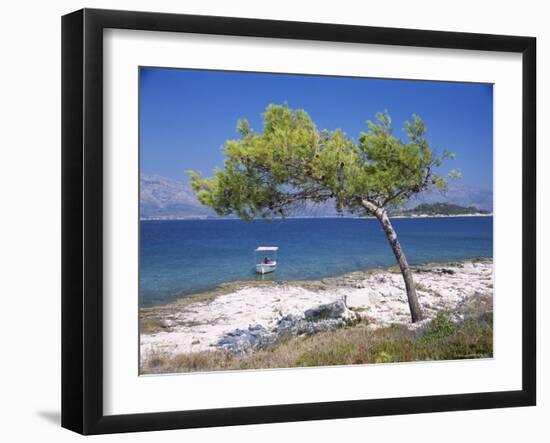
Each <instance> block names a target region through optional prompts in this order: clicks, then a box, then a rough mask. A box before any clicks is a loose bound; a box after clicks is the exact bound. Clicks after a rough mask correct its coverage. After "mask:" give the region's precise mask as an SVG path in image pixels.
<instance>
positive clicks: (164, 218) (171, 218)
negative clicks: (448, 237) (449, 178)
mask: <svg viewBox="0 0 550 443" xmlns="http://www.w3.org/2000/svg"><path fill="white" fill-rule="evenodd" d="M492 216H493V213H492V212H490V213H487V214H485V213H475V214H418V215H390V218H460V217H492ZM285 219H290V220H309V219H353V220H361V219H375V217H374V216H365V217H355V216H347V215H341V216H338V215H327V216H311V217H308V216H298V217H293V216H288V217H285ZM178 220H213V221H214V220H240V219H239V218H236V217H208V216H204V217H199V216H197V217H178V216H155V217H141V218H140V219H139V221H178Z"/></svg>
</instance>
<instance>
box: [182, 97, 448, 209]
mask: <svg viewBox="0 0 550 443" xmlns="http://www.w3.org/2000/svg"><path fill="white" fill-rule="evenodd" d="M237 132H238V133H239V135H240V137H239V138H238V139H234V140H228V141H227V142H226V143H225V145H224V147H223V151H224V154H225V162H224V165H223V169H217V170H216V171H214V175H213V176H212V177H210V178H205V177H202V176H201V175H200V174H199V173H197V172H194V171H187V173H188V174H189V175H190V177H191V185H192V187H193V189H194V190H195V192H196V193H197V196H198V198H199V200H200V202H201V203H202V204H204V205H206V206H209V207H211V208H213V209H214V210H215V211H216V213H217V214H218V215H220V216H227V215H230V214H236V215H237V216H239V217H240V218H242V219H245V220H250V219H253V218H255V217H263V218H272V217H277V216H283V217H284V216H285V215H286V214H287V213H288V211H289V210H290V209H291V208H292V207H293V206H295V205H299V204H301V203H304V202H306V201H311V202H317V203H320V202H324V201H326V200H329V199H333V200H334V202H335V205H336V208H337V209H338V211H343V210H346V211H348V212H350V213H356V214H360V215H363V214H366V213H367V212H368V210H367V209H366V208H365V205H364V201H368V202H370V203H372V204H374V205H376V207H380V208H385V207H386V206H388V205H392V206H393V207H395V206H400V205H403V204H404V203H405V202H406V201H407V200H408V199H409V197H411V196H412V195H413V194H416V193H419V192H422V191H425V190H427V189H429V188H431V187H437V188H439V189H445V187H446V186H447V180H446V178H444V177H443V176H441V175H439V174H437V173H436V171H435V169H437V167H439V166H440V165H441V164H442V162H443V161H444V160H446V159H450V158H453V154H451V153H448V152H446V151H445V152H443V154H441V155H439V156H438V155H436V154H435V152H434V151H433V150H432V149H431V147H430V146H429V143H428V141H427V140H426V138H425V133H426V127H425V125H424V122H423V121H422V120H421V119H420V117H418V116H416V115H413V117H412V120H411V121H409V122H405V126H404V133H405V134H406V140H405V141H403V140H401V139H399V138H398V137H396V136H395V135H393V128H392V121H391V117H390V115H389V114H388V113H387V112H384V113H378V114H377V115H376V119H375V120H374V121H368V122H367V129H366V131H365V132H362V133H361V134H359V137H358V141H354V140H353V139H352V138H350V137H349V136H348V135H347V134H346V133H344V131H342V130H341V129H335V130H332V131H329V130H319V129H318V128H317V126H316V125H315V123H314V122H313V121H312V119H311V118H310V116H309V115H308V113H307V112H306V111H304V110H301V109H291V108H289V107H288V106H286V105H273V104H272V105H269V106H268V107H267V109H266V111H265V113H264V114H263V132H261V133H256V132H255V131H254V130H253V129H252V128H251V127H250V124H249V123H248V121H246V120H240V121H239V122H238V124H237ZM457 174H458V172H457V171H453V176H456V175H457Z"/></svg>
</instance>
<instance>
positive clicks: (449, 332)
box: [141, 296, 493, 374]
mask: <svg viewBox="0 0 550 443" xmlns="http://www.w3.org/2000/svg"><path fill="white" fill-rule="evenodd" d="M491 300H492V297H484V296H478V297H473V298H472V299H471V300H470V302H469V303H468V304H467V305H465V306H464V307H462V308H461V311H460V313H461V315H462V317H463V319H462V320H461V321H459V322H456V321H453V320H452V317H453V316H452V313H450V312H441V313H439V314H438V315H437V316H436V317H435V318H433V319H432V320H430V321H429V322H427V323H426V324H425V325H423V326H422V327H421V328H417V329H410V328H407V327H406V325H403V324H401V325H400V324H394V325H391V326H387V327H382V328H372V327H370V326H371V325H369V321H368V319H363V320H360V321H358V322H351V323H349V324H347V325H344V326H342V327H340V328H337V329H335V330H333V331H326V332H320V333H318V334H315V335H310V336H287V337H285V338H283V339H281V340H280V341H278V342H277V343H274V344H271V345H269V346H266V347H263V348H260V349H256V350H254V351H252V352H247V353H240V354H235V353H231V352H227V351H221V350H213V351H207V352H191V353H180V354H171V353H167V352H162V351H159V352H152V353H149V354H148V355H147V356H146V358H145V359H144V360H143V361H142V364H141V373H143V374H155V373H173V372H188V371H213V370H230V369H266V368H291V367H307V366H329V365H350V364H373V363H395V362H410V361H427V360H458V359H472V358H490V357H492V356H493V314H492V301H491Z"/></svg>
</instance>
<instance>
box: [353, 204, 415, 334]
mask: <svg viewBox="0 0 550 443" xmlns="http://www.w3.org/2000/svg"><path fill="white" fill-rule="evenodd" d="M363 206H364V207H365V208H366V209H367V210H368V211H369V212H372V213H373V214H374V215H375V216H376V218H377V219H378V221H379V222H380V224H381V225H382V228H383V229H384V232H385V233H386V237H387V238H388V241H389V243H390V246H391V248H392V251H393V254H394V255H395V258H396V259H397V263H399V268H400V269H401V274H402V275H403V280H405V288H406V289H407V299H408V301H409V308H410V310H411V318H412V322H413V323H415V322H417V321H420V320H422V319H423V318H424V315H423V314H422V308H421V307H420V303H418V298H417V296H416V286H415V284H414V279H413V275H412V272H411V268H410V267H409V263H408V262H407V257H405V253H404V252H403V249H402V248H401V244H400V243H399V240H398V239H397V234H396V232H395V230H394V229H393V226H392V224H391V221H390V218H389V217H388V214H387V212H386V211H385V209H384V208H380V207H378V206H377V205H375V204H373V203H371V202H369V201H367V200H363Z"/></svg>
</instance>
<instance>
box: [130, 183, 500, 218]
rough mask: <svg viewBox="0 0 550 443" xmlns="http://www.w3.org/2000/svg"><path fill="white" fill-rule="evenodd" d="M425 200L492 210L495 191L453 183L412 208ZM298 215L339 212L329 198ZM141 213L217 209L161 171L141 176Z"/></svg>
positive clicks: (203, 213) (195, 213)
mask: <svg viewBox="0 0 550 443" xmlns="http://www.w3.org/2000/svg"><path fill="white" fill-rule="evenodd" d="M423 203H427V204H432V203H450V204H453V205H457V206H460V207H464V208H469V207H474V208H477V209H480V210H482V211H487V212H492V210H493V195H492V192H490V191H483V190H479V189H475V188H469V187H467V186H464V185H462V184H458V183H453V184H451V185H450V186H449V190H448V191H447V192H446V193H445V194H442V193H440V192H434V191H431V192H426V193H423V194H420V195H418V196H415V197H414V198H412V199H411V201H410V202H409V204H408V205H407V209H408V210H411V209H412V208H416V207H417V206H418V205H421V204H423ZM290 215H291V216H295V217H331V216H336V215H337V212H336V209H335V207H334V204H333V203H332V202H331V201H327V202H325V203H323V204H310V203H308V204H305V205H303V206H302V207H298V208H296V209H295V210H294V211H293V212H292V213H291V214H290ZM140 217H141V218H142V219H152V220H155V219H157V220H162V219H185V218H216V217H217V216H216V213H215V212H214V211H213V210H212V209H210V208H207V207H205V206H203V205H202V204H201V203H200V202H199V201H198V200H197V198H196V196H195V193H194V192H193V190H192V189H191V187H190V185H189V184H188V183H185V182H183V181H178V180H174V179H171V178H168V177H163V176H160V175H141V177H140Z"/></svg>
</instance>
